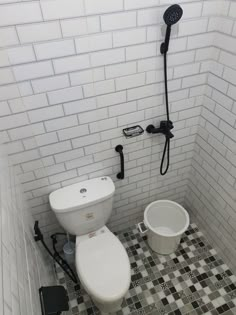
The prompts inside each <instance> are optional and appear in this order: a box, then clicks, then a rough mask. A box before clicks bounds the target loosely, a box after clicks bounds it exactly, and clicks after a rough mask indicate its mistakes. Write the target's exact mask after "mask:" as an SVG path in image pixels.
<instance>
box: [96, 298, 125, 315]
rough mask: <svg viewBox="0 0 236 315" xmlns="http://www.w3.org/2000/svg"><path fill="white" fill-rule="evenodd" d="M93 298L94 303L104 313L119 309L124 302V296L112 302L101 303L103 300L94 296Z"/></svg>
mask: <svg viewBox="0 0 236 315" xmlns="http://www.w3.org/2000/svg"><path fill="white" fill-rule="evenodd" d="M92 300H93V302H94V304H95V305H96V306H97V308H98V309H99V310H100V311H101V313H102V314H104V315H105V314H109V313H114V312H117V311H119V310H120V308H121V304H122V302H123V298H121V299H119V300H117V301H115V302H111V303H109V302H107V303H106V302H104V303H101V302H98V301H96V300H95V299H94V298H93V297H92Z"/></svg>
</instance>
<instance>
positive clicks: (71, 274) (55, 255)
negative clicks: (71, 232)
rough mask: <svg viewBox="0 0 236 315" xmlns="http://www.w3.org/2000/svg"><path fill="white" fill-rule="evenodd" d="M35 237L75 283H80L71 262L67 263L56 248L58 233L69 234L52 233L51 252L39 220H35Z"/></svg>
mask: <svg viewBox="0 0 236 315" xmlns="http://www.w3.org/2000/svg"><path fill="white" fill-rule="evenodd" d="M34 233H35V235H34V239H35V241H36V242H38V241H40V242H41V243H42V245H43V247H44V248H45V250H46V251H47V253H48V254H49V255H50V256H51V257H52V259H53V260H54V261H55V262H56V263H57V264H58V265H59V266H60V267H61V268H62V270H63V271H64V272H65V273H66V274H67V275H68V277H69V278H70V279H71V280H72V281H73V282H74V283H75V284H78V280H77V277H76V275H75V273H74V271H73V270H72V268H71V267H70V266H69V264H68V263H67V261H66V260H65V259H64V258H62V257H61V255H60V254H59V253H58V251H57V249H56V243H57V236H58V235H67V234H66V233H55V234H52V235H51V239H52V246H53V250H54V253H52V252H51V250H50V249H49V248H48V246H47V244H46V243H45V242H44V237H43V234H42V232H41V230H40V228H39V222H38V221H35V223H34Z"/></svg>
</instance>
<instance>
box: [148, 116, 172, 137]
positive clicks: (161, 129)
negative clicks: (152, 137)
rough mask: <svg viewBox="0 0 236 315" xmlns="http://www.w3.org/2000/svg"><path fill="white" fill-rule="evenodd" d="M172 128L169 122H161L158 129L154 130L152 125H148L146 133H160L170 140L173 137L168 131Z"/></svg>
mask: <svg viewBox="0 0 236 315" xmlns="http://www.w3.org/2000/svg"><path fill="white" fill-rule="evenodd" d="M173 128H174V125H173V123H172V121H171V120H162V121H161V123H160V127H159V128H155V127H154V126H153V125H149V126H147V128H146V131H147V132H148V133H152V134H154V133H162V134H163V135H165V136H166V138H168V139H171V138H173V137H174V135H173V133H172V132H171V131H170V130H171V129H173Z"/></svg>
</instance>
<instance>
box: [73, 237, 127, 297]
mask: <svg viewBox="0 0 236 315" xmlns="http://www.w3.org/2000/svg"><path fill="white" fill-rule="evenodd" d="M76 268H77V272H78V274H79V278H80V280H81V282H82V284H83V285H84V287H85V289H86V291H88V293H89V294H91V295H93V296H94V297H95V298H96V299H97V300H98V301H101V302H112V301H115V300H117V299H119V298H122V297H123V296H124V295H125V294H126V292H127V291H128V289H129V285H130V273H131V272H130V263H129V258H128V255H127V253H126V250H125V248H124V247H123V245H122V244H121V242H120V241H119V240H118V238H117V237H116V236H115V235H114V234H113V233H111V232H106V233H103V234H100V235H98V236H96V237H92V238H89V239H87V240H84V241H82V242H80V243H79V244H77V245H76Z"/></svg>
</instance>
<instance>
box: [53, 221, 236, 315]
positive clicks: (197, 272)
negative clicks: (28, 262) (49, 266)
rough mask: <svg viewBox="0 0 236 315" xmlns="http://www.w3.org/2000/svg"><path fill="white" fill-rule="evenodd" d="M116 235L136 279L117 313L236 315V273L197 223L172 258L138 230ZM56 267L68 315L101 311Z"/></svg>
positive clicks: (190, 229) (126, 314)
mask: <svg viewBox="0 0 236 315" xmlns="http://www.w3.org/2000/svg"><path fill="white" fill-rule="evenodd" d="M117 236H118V237H119V239H120V240H121V242H122V243H123V245H124V247H125V248H126V250H127V253H128V255H129V258H130V264H131V268H132V278H131V285H130V289H129V291H128V293H127V294H126V296H125V299H124V301H123V304H122V308H121V310H120V311H118V312H117V313H116V315H128V314H131V315H143V314H150V315H166V314H168V315H181V314H183V315H187V314H188V315H201V314H206V315H219V314H224V315H236V277H235V275H233V274H232V273H231V271H230V270H229V268H228V267H227V265H226V264H224V262H223V261H222V260H221V259H220V258H219V256H218V255H217V253H216V251H215V250H214V249H213V248H212V247H211V246H210V245H209V244H208V243H207V241H206V240H205V238H204V236H203V234H202V233H201V232H200V231H199V229H198V228H197V226H196V225H195V224H191V225H190V227H189V229H188V230H187V231H186V233H185V234H184V235H183V237H182V240H181V243H180V245H179V247H178V250H177V251H176V252H175V253H174V254H171V255H169V256H161V255H158V254H156V253H154V252H153V251H152V250H151V249H150V248H149V247H148V244H147V242H146V239H145V237H142V236H141V235H140V234H139V232H138V230H137V229H136V228H130V229H127V230H125V231H122V232H119V234H117ZM114 268H115V266H114ZM56 271H57V276H58V282H59V284H62V285H64V286H65V287H66V289H67V291H68V294H69V299H70V311H68V312H66V313H65V315H94V314H97V315H98V314H100V312H99V310H98V309H97V308H96V306H95V305H94V304H93V302H92V301H91V299H90V297H89V296H88V295H87V293H86V292H85V291H84V289H83V288H82V287H80V286H79V285H78V286H74V284H73V282H72V281H71V280H70V279H69V278H68V276H66V275H65V274H64V273H63V272H62V270H61V269H60V268H59V267H56Z"/></svg>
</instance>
